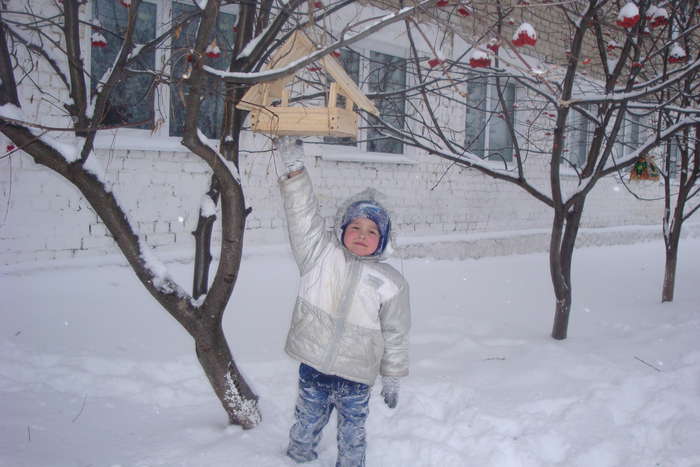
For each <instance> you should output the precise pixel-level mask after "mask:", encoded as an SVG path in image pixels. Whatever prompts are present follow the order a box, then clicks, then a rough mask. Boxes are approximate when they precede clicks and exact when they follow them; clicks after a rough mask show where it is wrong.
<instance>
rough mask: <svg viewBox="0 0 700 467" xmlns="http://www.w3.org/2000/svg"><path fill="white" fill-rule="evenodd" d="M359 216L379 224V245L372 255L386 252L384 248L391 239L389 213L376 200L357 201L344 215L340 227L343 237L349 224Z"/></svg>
mask: <svg viewBox="0 0 700 467" xmlns="http://www.w3.org/2000/svg"><path fill="white" fill-rule="evenodd" d="M358 217H365V218H367V219H369V220H371V221H372V222H374V223H375V224H377V228H378V229H379V245H378V246H377V249H376V250H375V252H374V253H372V254H371V255H370V256H379V255H381V254H382V253H383V252H384V248H386V245H387V243H388V241H389V234H390V233H391V219H389V213H387V212H386V209H384V208H383V207H382V206H381V205H380V204H379V203H377V202H376V201H374V200H361V201H355V202H354V203H352V204H351V205H350V206H348V208H347V209H346V210H345V214H344V215H343V221H342V223H341V225H340V229H341V230H342V232H343V235H342V236H341V238H343V237H344V236H345V228H346V227H347V226H348V224H350V223H351V222H352V221H353V220H355V219H357V218H358Z"/></svg>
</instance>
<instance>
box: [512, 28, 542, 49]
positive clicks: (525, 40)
mask: <svg viewBox="0 0 700 467" xmlns="http://www.w3.org/2000/svg"><path fill="white" fill-rule="evenodd" d="M536 43H537V32H535V28H533V27H532V25H531V24H530V23H523V24H521V25H520V26H519V27H518V29H517V30H516V31H515V34H513V45H514V46H516V47H522V46H524V45H533V46H534V45H535V44H536Z"/></svg>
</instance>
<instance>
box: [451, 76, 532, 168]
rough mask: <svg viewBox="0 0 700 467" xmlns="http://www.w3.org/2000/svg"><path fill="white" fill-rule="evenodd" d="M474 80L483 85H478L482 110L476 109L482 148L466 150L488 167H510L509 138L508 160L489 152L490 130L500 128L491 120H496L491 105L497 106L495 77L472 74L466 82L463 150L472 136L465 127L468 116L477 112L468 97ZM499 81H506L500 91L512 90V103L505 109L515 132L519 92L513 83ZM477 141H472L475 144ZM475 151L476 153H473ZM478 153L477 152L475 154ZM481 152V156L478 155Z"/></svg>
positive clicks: (503, 79)
mask: <svg viewBox="0 0 700 467" xmlns="http://www.w3.org/2000/svg"><path fill="white" fill-rule="evenodd" d="M474 80H478V81H476V82H479V81H481V82H482V83H483V84H480V87H483V89H484V92H483V102H484V107H485V108H484V109H478V112H479V113H480V114H481V115H477V118H478V119H479V127H480V132H481V133H480V134H481V136H479V137H478V138H479V139H482V138H483V147H480V146H482V145H479V146H477V147H476V148H474V146H473V144H472V147H471V148H467V149H466V150H467V151H469V152H470V153H472V154H475V155H476V156H477V157H479V158H480V159H481V160H483V161H484V162H485V163H487V164H489V165H493V166H494V167H498V168H503V164H504V163H505V164H506V166H508V167H510V166H511V164H513V163H514V161H515V144H514V143H513V141H512V139H511V136H510V135H508V139H509V140H510V143H511V145H510V157H509V158H502V157H498V156H496V155H491V154H495V153H494V152H492V151H491V138H492V130H493V128H494V126H500V124H499V122H498V121H494V120H493V118H498V117H497V116H495V111H494V110H493V107H492V105H498V104H497V101H498V95H497V91H496V77H495V76H488V75H483V76H482V75H481V74H478V73H474V74H473V76H471V77H470V80H469V81H468V82H467V98H466V101H465V103H464V108H465V110H464V145H465V148H466V146H467V143H468V141H467V138H470V137H471V136H472V134H471V133H470V132H469V130H468V128H467V125H468V124H469V122H470V117H469V114H470V113H471V112H475V113H476V112H477V109H475V108H473V107H472V106H470V102H469V97H470V96H471V95H472V93H473V91H470V90H469V86H470V84H472V83H474V82H475V81H474ZM500 80H501V81H506V82H505V83H501V87H502V89H503V90H504V91H505V90H506V89H508V88H510V89H512V94H513V96H512V97H513V99H512V102H511V103H510V105H511V107H510V109H506V112H507V113H509V114H510V118H511V121H512V122H513V128H514V130H516V131H517V126H518V123H517V120H516V118H515V113H516V110H517V107H518V98H519V92H518V86H517V84H516V83H515V82H513V81H509V80H508V79H507V78H505V77H501V78H500ZM504 98H505V99H506V104H508V96H506V95H504ZM484 122H485V127H484V128H483V129H481V126H482V124H484ZM502 122H503V125H504V126H505V121H504V120H503V121H502ZM476 141H477V140H474V142H475V143H476ZM475 149H476V151H475ZM477 151H478V152H477ZM479 152H481V153H482V154H479Z"/></svg>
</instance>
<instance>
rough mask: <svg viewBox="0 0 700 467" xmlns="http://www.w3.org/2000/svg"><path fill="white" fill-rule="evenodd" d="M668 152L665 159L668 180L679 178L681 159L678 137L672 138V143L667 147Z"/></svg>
mask: <svg viewBox="0 0 700 467" xmlns="http://www.w3.org/2000/svg"><path fill="white" fill-rule="evenodd" d="M666 150H667V151H668V154H667V156H666V157H665V158H664V160H665V163H666V173H667V174H668V178H676V177H678V165H679V163H680V159H681V154H680V148H679V147H678V138H677V137H673V138H671V141H670V142H669V143H667V145H666Z"/></svg>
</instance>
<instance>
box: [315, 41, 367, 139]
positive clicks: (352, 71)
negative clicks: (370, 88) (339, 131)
mask: <svg viewBox="0 0 700 467" xmlns="http://www.w3.org/2000/svg"><path fill="white" fill-rule="evenodd" d="M338 61H339V62H340V64H341V65H342V66H343V68H344V69H345V72H346V73H347V74H348V76H349V77H350V78H351V79H352V80H353V81H354V82H355V83H359V82H360V54H359V53H357V52H355V51H353V50H350V49H341V50H340V57H338ZM328 78H330V76H329V77H328ZM337 105H338V106H339V107H344V106H345V96H338V100H337ZM323 142H324V143H325V144H336V145H341V146H357V142H356V141H355V138H349V137H343V138H336V137H334V136H326V137H324V138H323Z"/></svg>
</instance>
